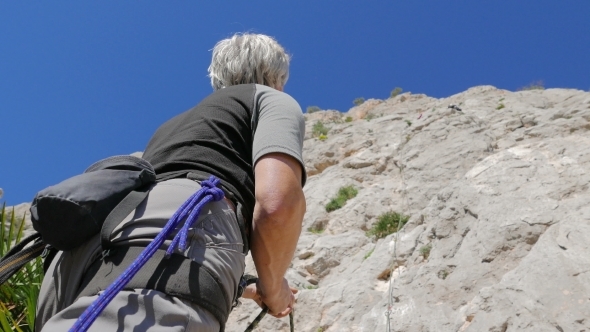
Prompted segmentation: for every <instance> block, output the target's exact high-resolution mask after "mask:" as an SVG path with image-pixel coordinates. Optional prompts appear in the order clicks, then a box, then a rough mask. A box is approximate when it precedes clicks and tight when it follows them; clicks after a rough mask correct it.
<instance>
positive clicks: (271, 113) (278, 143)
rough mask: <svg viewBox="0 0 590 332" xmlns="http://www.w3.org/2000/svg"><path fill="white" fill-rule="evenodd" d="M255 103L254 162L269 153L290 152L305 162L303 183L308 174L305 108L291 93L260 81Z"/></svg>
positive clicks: (253, 122)
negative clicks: (304, 141)
mask: <svg viewBox="0 0 590 332" xmlns="http://www.w3.org/2000/svg"><path fill="white" fill-rule="evenodd" d="M254 104H255V109H254V112H253V116H252V128H253V129H254V143H253V144H252V165H256V162H257V161H258V159H260V158H261V157H262V156H264V155H266V154H269V153H275V152H279V153H284V154H287V155H289V156H291V157H293V158H295V159H296V160H297V161H298V162H299V163H300V164H301V170H302V173H303V174H302V180H301V181H302V182H301V185H302V186H303V185H304V184H305V181H306V178H307V176H306V173H305V165H304V163H303V138H304V137H305V120H304V118H303V112H302V111H301V107H300V106H299V104H298V103H297V101H295V99H293V97H291V96H289V95H288V94H286V93H284V92H281V91H278V90H275V89H273V88H270V87H267V86H264V85H259V84H257V85H256V93H255V96H254Z"/></svg>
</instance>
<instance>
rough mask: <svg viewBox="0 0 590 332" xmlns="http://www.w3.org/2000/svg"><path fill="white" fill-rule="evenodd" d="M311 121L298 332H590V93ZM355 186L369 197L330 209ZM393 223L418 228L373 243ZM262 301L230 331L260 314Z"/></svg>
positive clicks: (479, 98)
mask: <svg viewBox="0 0 590 332" xmlns="http://www.w3.org/2000/svg"><path fill="white" fill-rule="evenodd" d="M450 104H454V105H457V106H458V107H459V108H460V109H461V110H462V111H458V110H456V109H451V108H448V106H449V105H450ZM305 116H306V126H307V134H306V139H305V142H304V154H305V163H306V168H307V172H308V175H309V178H308V181H307V185H306V186H305V188H304V192H305V195H306V199H307V203H308V208H307V213H306V215H305V219H304V231H303V233H302V234H301V238H300V241H299V244H298V247H297V252H296V255H295V259H294V260H293V263H292V265H291V268H290V269H289V271H288V273H287V278H288V279H289V281H290V283H291V284H292V285H293V286H295V287H297V288H299V289H300V291H299V294H298V300H297V306H296V313H295V328H296V330H297V331H312V332H318V331H322V332H332V331H338V332H340V331H365V332H368V331H370V332H372V331H386V327H387V326H388V324H389V326H390V330H391V331H398V332H401V331H404V332H413V331H416V332H418V331H420V332H426V331H432V332H434V331H453V332H457V331H469V332H479V331H498V332H512V331H531V332H533V331H535V332H537V331H551V332H555V331H562V332H564V331H576V332H580V331H586V332H590V295H589V294H590V192H589V186H590V93H588V92H583V91H579V90H568V89H548V90H533V91H521V92H510V91H506V90H500V89H496V88H494V87H492V86H478V87H474V88H471V89H469V90H467V91H465V92H462V93H459V94H456V95H453V96H450V97H448V98H443V99H435V98H430V97H428V96H425V95H413V94H411V93H404V94H401V95H399V96H397V97H395V98H391V99H388V100H383V101H382V100H368V101H366V102H365V103H364V104H362V105H360V106H357V107H354V108H352V109H351V110H350V111H349V112H348V113H339V112H337V111H319V112H316V113H313V114H306V115H305ZM348 117H350V119H352V121H350V119H348V121H349V122H346V121H347V118H348ZM316 121H322V122H323V123H324V124H325V125H326V126H327V127H329V128H330V131H329V132H328V134H327V139H326V140H324V141H321V140H319V139H318V138H314V137H312V135H311V127H312V126H313V124H314V123H315V122H316ZM348 185H353V186H355V187H356V188H357V189H358V195H357V196H356V197H355V198H353V199H351V200H349V201H348V202H347V203H346V204H345V205H344V207H343V208H341V209H339V210H336V211H333V212H330V213H328V212H326V210H325V205H326V204H327V203H328V202H329V201H330V199H332V198H333V197H334V196H335V195H336V193H337V192H338V189H339V188H341V187H343V186H348ZM20 209H21V207H17V212H16V213H17V215H18V214H22V211H21V210H20ZM26 209H28V207H26ZM388 211H397V212H401V213H403V214H406V215H409V216H411V218H410V221H409V222H408V224H407V225H406V226H405V227H404V228H403V229H402V230H401V231H399V232H398V233H397V234H391V235H389V236H387V237H385V238H383V239H379V240H375V239H374V238H371V237H368V236H367V235H366V231H367V230H369V229H370V228H371V227H372V226H373V224H374V223H375V222H376V220H377V218H378V216H379V215H381V214H383V213H385V212H388ZM428 248H430V249H428ZM247 272H249V273H253V272H255V270H254V267H253V264H252V260H251V258H248V260H247ZM250 302H251V301H250ZM250 302H245V303H243V304H242V305H241V306H240V307H238V308H236V309H235V310H234V311H233V312H232V314H231V316H230V320H229V322H228V325H227V330H228V331H243V330H244V329H245V328H246V326H247V325H248V323H249V322H250V321H252V320H253V319H254V318H255V317H256V315H257V314H258V313H259V308H258V307H257V305H256V304H254V303H250ZM288 330H289V323H288V319H281V320H279V319H275V318H272V317H270V316H268V317H266V318H264V319H263V320H262V322H261V323H260V325H259V327H258V328H257V331H288Z"/></svg>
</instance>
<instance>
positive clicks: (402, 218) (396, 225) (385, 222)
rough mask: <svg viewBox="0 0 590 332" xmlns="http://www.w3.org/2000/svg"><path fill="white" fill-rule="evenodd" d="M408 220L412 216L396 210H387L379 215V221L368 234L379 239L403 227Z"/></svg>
mask: <svg viewBox="0 0 590 332" xmlns="http://www.w3.org/2000/svg"><path fill="white" fill-rule="evenodd" d="M408 220H410V216H406V215H403V214H401V213H397V212H395V211H389V212H386V213H384V214H382V215H380V216H379V217H377V222H376V223H375V224H374V225H373V227H372V228H371V229H370V230H368V231H367V236H374V237H375V238H377V239H382V238H384V237H386V236H387V235H389V234H392V233H395V232H397V231H398V230H400V229H402V227H404V225H405V224H406V223H407V222H408Z"/></svg>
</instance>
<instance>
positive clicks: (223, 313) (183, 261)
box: [76, 247, 231, 331]
mask: <svg viewBox="0 0 590 332" xmlns="http://www.w3.org/2000/svg"><path fill="white" fill-rule="evenodd" d="M143 250H144V248H142V247H118V250H117V251H116V252H113V254H111V255H110V256H108V257H107V258H105V259H97V260H96V261H95V262H94V263H93V264H92V265H91V266H90V267H89V269H88V271H87V272H86V273H85V275H84V280H83V281H82V284H81V285H80V288H79V291H78V292H79V293H78V296H77V298H76V300H77V299H78V298H80V297H83V296H93V295H96V294H98V293H99V292H101V291H103V290H105V289H106V288H107V287H108V286H109V285H111V284H112V283H113V282H114V281H115V279H116V278H117V277H118V276H119V275H121V274H122V273H123V271H124V270H125V269H127V267H129V265H131V264H132V263H133V262H134V260H135V259H136V258H137V257H138V256H139V255H140V254H141V252H142V251H143ZM165 256H166V251H164V250H158V251H156V252H155V253H154V255H153V256H152V257H151V258H150V259H149V260H148V261H147V262H146V264H145V265H144V266H143V267H142V268H141V270H140V271H139V272H138V273H137V274H136V275H135V276H134V277H133V278H132V279H131V281H129V283H128V284H127V285H126V286H125V287H124V289H126V290H130V289H153V290H157V291H159V292H162V293H166V294H168V295H172V296H176V297H178V298H181V299H185V300H188V301H191V302H192V303H195V304H197V305H199V306H201V307H202V308H203V309H205V310H207V311H209V312H210V313H211V314H212V315H213V316H214V317H215V318H216V319H217V321H218V322H219V323H220V324H221V331H223V329H224V325H225V322H226V321H227V318H228V317H229V312H230V308H231V302H230V300H229V296H228V294H226V292H225V289H224V288H223V287H222V286H221V281H220V280H218V279H217V278H216V277H215V274H213V273H211V272H210V271H209V270H208V269H207V268H206V267H204V266H203V265H201V264H199V263H197V262H195V261H193V260H191V259H189V258H186V257H184V256H182V255H179V254H172V255H170V258H168V259H165Z"/></svg>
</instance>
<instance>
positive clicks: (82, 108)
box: [0, 0, 590, 205]
mask: <svg viewBox="0 0 590 332" xmlns="http://www.w3.org/2000/svg"><path fill="white" fill-rule="evenodd" d="M0 31H1V33H0V119H1V123H2V131H1V135H0V142H1V151H2V159H1V160H0V188H3V189H4V197H3V198H2V199H0V202H2V201H5V202H6V203H7V204H8V205H14V204H18V203H22V202H29V201H31V200H32V198H33V196H34V194H35V192H37V191H38V190H41V189H43V188H44V187H47V186H49V185H52V184H55V183H58V182H60V181H61V180H63V179H65V178H67V177H69V176H73V175H75V174H78V173H80V172H82V171H83V170H84V169H85V168H86V167H87V166H89V165H90V164H91V163H93V162H94V161H97V160H99V159H101V158H104V157H108V156H111V155H116V154H129V153H132V152H135V151H140V150H143V148H144V147H145V145H146V143H147V141H148V139H149V138H150V136H151V135H152V133H153V132H154V130H156V128H157V127H158V126H159V125H160V124H161V123H163V122H164V121H165V120H167V119H169V118H170V117H172V116H174V115H175V114H178V113H180V112H183V111H185V110H187V109H188V108H190V107H192V106H194V105H195V104H197V103H198V102H199V101H200V100H201V99H202V98H203V97H205V96H206V95H208V94H209V93H210V92H211V87H210V85H209V80H208V78H207V76H206V75H207V71H206V70H207V66H208V64H209V61H210V56H211V53H210V49H211V48H212V47H213V45H215V43H216V42H217V41H218V40H220V39H222V38H225V37H228V36H230V35H232V34H233V33H235V32H243V31H250V32H257V33H265V34H268V35H271V36H274V37H275V38H276V39H277V40H278V41H279V42H280V43H281V44H282V45H283V46H284V47H285V48H286V49H287V50H288V51H289V53H291V54H292V56H293V57H292V65H291V77H290V80H289V82H288V83H287V86H286V92H288V93H290V94H291V95H292V96H293V97H295V99H297V100H298V101H299V103H300V104H301V107H302V108H303V109H304V110H305V109H306V107H307V106H310V105H317V106H319V107H320V108H322V109H337V110H340V111H347V110H348V109H349V108H350V107H351V106H352V100H353V99H355V98H357V97H364V98H367V99H368V98H380V99H384V98H387V97H388V96H389V93H390V91H391V90H392V89H393V88H394V87H397V86H399V87H401V88H403V89H404V91H411V92H413V93H425V94H427V95H429V96H433V97H438V98H441V97H447V96H450V95H452V94H455V93H459V92H461V91H464V90H466V89H468V88H470V87H472V86H476V85H482V84H490V85H494V86H496V87H499V88H502V89H508V90H516V89H518V88H519V87H522V86H525V85H527V84H529V83H531V82H533V81H537V80H543V81H544V83H545V86H546V87H560V88H577V89H582V90H586V91H587V90H589V89H590V1H584V0H579V1H570V0H564V1H555V0H553V1H547V0H535V1H532V0H530V1H525V0H519V1H515V0H495V1H466V0H465V1H440V0H421V1H395V0H379V1H378V0H371V1H358V0H357V1H344V0H340V1H318V0H315V1H308V0H298V1H91V2H88V1H3V2H1V3H0Z"/></svg>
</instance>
